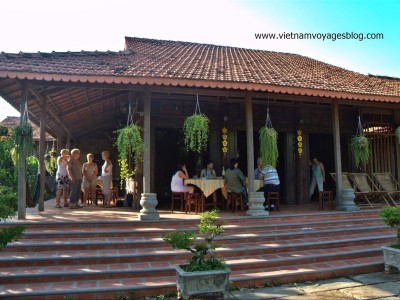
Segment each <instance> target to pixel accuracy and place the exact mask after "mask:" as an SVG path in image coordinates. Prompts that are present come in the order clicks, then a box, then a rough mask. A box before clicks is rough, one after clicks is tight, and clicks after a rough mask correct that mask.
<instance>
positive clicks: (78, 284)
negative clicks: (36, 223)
mask: <svg viewBox="0 0 400 300" xmlns="http://www.w3.org/2000/svg"><path fill="white" fill-rule="evenodd" d="M382 269H383V262H382V257H381V256H373V257H367V258H356V259H346V260H342V261H334V262H330V263H323V262H318V263H311V264H305V265H292V266H284V267H275V268H268V269H258V270H243V271H233V272H232V273H231V276H230V280H231V281H232V282H233V285H235V286H242V287H249V286H263V285H264V284H267V283H269V282H275V283H277V282H279V283H285V282H301V281H306V280H317V279H320V278H332V277H339V276H343V275H349V274H357V273H368V272H376V271H381V270H382ZM175 282H176V277H175V275H174V274H173V275H171V276H160V277H156V276H154V277H136V278H119V277H117V278H109V279H101V280H77V281H60V282H38V283H22V284H4V285H1V286H0V297H2V298H7V299H30V300H36V299H46V300H52V299H60V298H62V297H64V296H73V299H75V300H79V299H115V298H117V297H118V296H120V295H127V296H128V295H132V294H134V296H135V297H144V296H156V295H160V294H166V293H168V292H174V291H176V283H175Z"/></svg>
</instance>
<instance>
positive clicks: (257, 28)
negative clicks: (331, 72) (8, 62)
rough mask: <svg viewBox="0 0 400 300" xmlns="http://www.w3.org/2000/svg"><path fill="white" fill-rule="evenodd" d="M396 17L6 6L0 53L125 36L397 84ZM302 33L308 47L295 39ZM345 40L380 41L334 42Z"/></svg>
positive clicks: (363, 10) (322, 3)
mask: <svg viewBox="0 0 400 300" xmlns="http://www.w3.org/2000/svg"><path fill="white" fill-rule="evenodd" d="M399 11H400V1H399V0H380V1H378V0H211V1H210V0H203V1H199V0H193V1H190V0H186V1H182V0H168V1H165V0H158V1H156V0H145V1H140V0H139V1H134V0H113V1H109V0H85V1H83V0H68V1H65V0H59V1H54V0H35V1H32V0H13V1H5V2H4V3H2V5H1V12H2V17H1V18H0V28H1V29H0V51H4V52H8V53H18V52H20V51H22V52H37V51H41V52H51V51H68V50H69V51H81V50H88V51H90V50H99V51H102V50H123V47H124V37H125V36H131V37H142V38H154V39H163V40H177V41H189V42H199V43H207V44H216V45H225V46H235V47H243V48H251V49H261V50H269V51H279V52H286V53H296V54H301V55H304V56H308V57H311V58H314V59H317V60H320V61H323V62H326V63H330V64H333V65H336V66H340V67H343V68H346V69H349V70H352V71H356V72H359V73H363V74H375V75H385V76H393V77H400V59H399V53H400V52H399V50H400V18H399ZM258 33H266V34H276V35H277V36H278V35H279V34H281V35H282V34H285V35H287V37H298V38H297V39H295V38H286V39H284V38H282V39H274V40H271V39H256V38H255V34H258ZM306 33H310V34H314V35H315V37H314V39H300V37H301V34H306ZM346 33H347V36H351V35H352V36H353V37H357V35H358V37H359V36H360V34H363V35H364V36H366V35H367V34H368V33H372V34H383V38H381V39H363V40H362V41H360V38H353V39H336V40H334V39H333V37H334V36H335V35H336V36H337V35H338V34H340V35H341V34H344V35H346ZM334 34H335V35H334ZM324 36H325V39H323V37H324ZM329 36H330V37H331V38H330V39H329V38H327V37H329ZM303 37H304V35H303ZM9 115H14V116H17V115H18V112H17V111H15V110H14V109H13V108H11V107H10V105H8V103H7V102H6V101H4V100H3V99H1V98H0V120H2V119H4V118H5V117H6V116H9Z"/></svg>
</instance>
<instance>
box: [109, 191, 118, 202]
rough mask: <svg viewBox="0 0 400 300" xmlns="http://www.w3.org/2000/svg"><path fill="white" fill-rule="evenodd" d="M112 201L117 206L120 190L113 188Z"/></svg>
mask: <svg viewBox="0 0 400 300" xmlns="http://www.w3.org/2000/svg"><path fill="white" fill-rule="evenodd" d="M110 196H111V199H110V202H113V203H114V205H117V200H118V188H117V187H112V188H111V195H110Z"/></svg>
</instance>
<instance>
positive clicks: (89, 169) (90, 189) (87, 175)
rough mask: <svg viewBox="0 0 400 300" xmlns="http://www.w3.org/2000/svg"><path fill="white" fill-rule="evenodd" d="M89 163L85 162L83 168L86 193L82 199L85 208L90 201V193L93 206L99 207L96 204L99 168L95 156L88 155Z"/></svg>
mask: <svg viewBox="0 0 400 300" xmlns="http://www.w3.org/2000/svg"><path fill="white" fill-rule="evenodd" d="M86 158H87V162H85V163H84V164H83V166H82V175H83V177H82V187H83V191H84V197H83V199H82V205H83V206H85V205H86V202H87V201H88V200H89V193H90V197H91V200H92V203H93V205H94V206H95V205H97V203H96V187H97V173H98V167H97V164H96V163H94V162H93V159H94V155H93V154H92V153H89V154H88V155H86Z"/></svg>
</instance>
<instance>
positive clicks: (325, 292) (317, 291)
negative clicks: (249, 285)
mask: <svg viewBox="0 0 400 300" xmlns="http://www.w3.org/2000/svg"><path fill="white" fill-rule="evenodd" d="M277 284H279V283H277ZM230 299H282V300H289V299H304V300H305V299H307V300H308V299H400V274H399V272H397V273H393V274H384V273H383V272H380V273H372V274H363V275H355V276H349V277H340V278H336V279H328V280H321V281H318V282H306V283H298V284H296V283H295V284H285V285H280V286H279V285H278V286H275V287H264V288H256V289H241V290H238V291H233V292H231V295H230Z"/></svg>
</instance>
